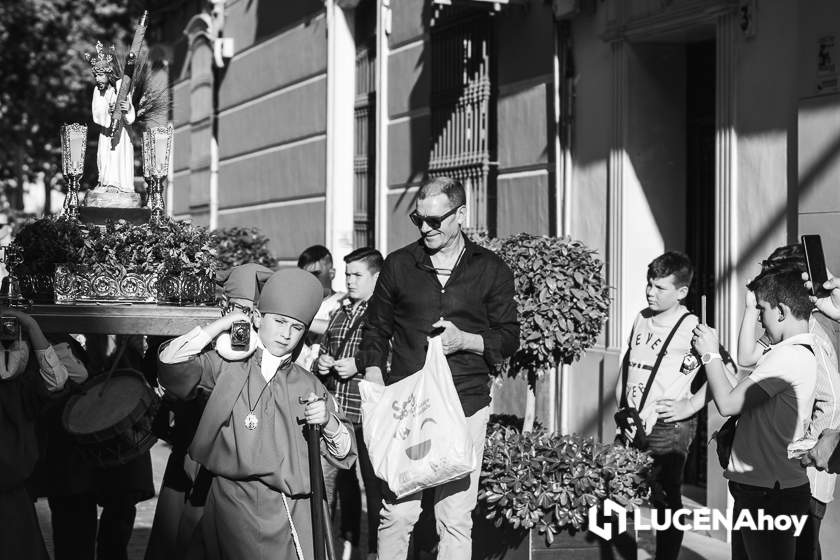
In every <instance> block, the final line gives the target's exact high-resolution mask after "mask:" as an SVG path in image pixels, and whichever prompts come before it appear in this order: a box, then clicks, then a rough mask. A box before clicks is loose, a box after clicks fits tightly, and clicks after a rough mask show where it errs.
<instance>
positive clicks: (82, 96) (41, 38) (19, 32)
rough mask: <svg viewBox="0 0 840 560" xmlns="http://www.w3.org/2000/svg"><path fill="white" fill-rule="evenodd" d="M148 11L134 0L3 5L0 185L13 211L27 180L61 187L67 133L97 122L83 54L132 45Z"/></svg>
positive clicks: (10, 0)
mask: <svg viewBox="0 0 840 560" xmlns="http://www.w3.org/2000/svg"><path fill="white" fill-rule="evenodd" d="M140 12H141V8H140V7H139V6H137V5H135V2H130V1H127V0H123V1H113V0H111V1H109V0H4V1H3V2H0V68H2V74H3V79H2V80H0V186H2V187H3V189H4V190H5V191H6V194H7V196H8V198H9V199H10V202H11V203H12V205H13V206H16V207H20V206H21V204H22V191H23V182H24V181H32V180H35V179H36V178H38V177H39V176H42V177H43V180H44V181H45V183H46V184H47V185H49V186H57V185H59V184H60V181H61V179H62V178H61V176H60V173H59V171H60V166H61V158H60V153H59V149H60V139H59V129H60V126H61V124H63V123H65V122H82V123H89V122H90V120H91V115H90V96H91V93H92V91H93V77H92V75H91V72H90V69H89V68H90V67H89V66H88V64H87V62H86V61H85V60H84V58H83V56H82V54H83V53H84V52H92V51H93V49H94V45H95V44H96V41H97V40H101V41H102V42H103V43H106V44H115V45H116V46H117V48H118V49H119V48H120V47H121V46H123V45H125V44H127V43H128V42H129V41H130V39H131V33H132V30H133V26H134V24H136V19H137V17H138V16H139V14H140Z"/></svg>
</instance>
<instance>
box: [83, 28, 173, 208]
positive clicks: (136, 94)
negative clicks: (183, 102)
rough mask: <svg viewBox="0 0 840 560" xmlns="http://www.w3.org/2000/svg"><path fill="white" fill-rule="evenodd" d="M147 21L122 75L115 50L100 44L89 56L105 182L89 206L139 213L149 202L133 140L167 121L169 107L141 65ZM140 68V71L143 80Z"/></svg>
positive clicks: (89, 196)
mask: <svg viewBox="0 0 840 560" xmlns="http://www.w3.org/2000/svg"><path fill="white" fill-rule="evenodd" d="M146 16H147V14H146V12H144V13H143V16H142V17H141V18H140V23H139V24H138V26H137V29H136V31H135V33H134V40H133V41H132V42H131V48H130V50H129V52H128V56H127V57H126V60H125V66H124V68H123V70H122V71H121V70H120V64H119V61H118V60H117V55H116V51H115V50H114V48H113V47H110V49H108V50H106V49H105V47H103V45H102V43H101V42H100V41H97V42H96V53H95V55H90V54H85V58H86V59H87V61H88V62H89V63H90V67H91V70H92V71H93V76H94V79H95V80H96V86H95V87H94V90H93V99H92V101H91V112H92V117H93V123H94V124H95V125H96V126H97V129H98V131H99V145H98V148H97V150H96V164H97V167H98V168H99V183H98V184H97V185H96V187H94V188H93V190H91V191H89V192H88V194H87V196H86V197H85V202H84V205H85V206H88V207H100V208H102V207H106V208H139V207H140V206H142V205H143V204H142V203H143V202H145V197H141V194H143V195H145V190H144V188H143V184H142V181H140V182H135V180H134V177H135V173H134V144H133V138H139V137H140V136H141V135H142V133H143V130H145V129H146V128H148V127H151V126H156V124H155V122H156V121H159V120H160V119H161V118H165V117H162V115H165V113H166V108H167V107H166V103H167V102H166V101H164V99H165V96H164V92H163V91H162V89H161V88H160V87H158V88H155V87H153V86H151V84H150V81H151V80H150V75H151V70H150V68H149V67H148V65H147V64H145V62H139V63H138V59H139V57H140V56H141V52H140V50H141V48H142V46H143V36H144V35H145V32H146ZM135 66H138V67H139V68H138V70H139V72H138V73H137V76H135Z"/></svg>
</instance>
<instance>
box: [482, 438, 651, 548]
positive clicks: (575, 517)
mask: <svg viewBox="0 0 840 560" xmlns="http://www.w3.org/2000/svg"><path fill="white" fill-rule="evenodd" d="M652 461H653V460H652V459H651V458H650V456H649V455H647V454H646V453H643V452H641V451H638V450H636V449H632V448H625V447H622V446H619V445H612V444H601V443H597V442H595V441H594V439H592V438H585V437H583V436H580V435H577V434H573V435H559V434H549V433H547V432H546V431H545V430H544V429H542V428H537V429H535V430H533V431H531V432H526V433H522V432H520V431H519V430H517V429H516V428H514V427H511V426H507V425H504V424H502V423H498V422H494V423H491V424H490V425H488V434H487V440H486V442H485V447H484V460H483V463H482V469H481V480H480V483H479V493H478V501H479V505H480V507H481V509H482V513H483V514H484V515H485V517H486V518H487V519H489V520H492V521H493V524H494V525H495V526H496V527H499V528H505V527H507V528H512V529H518V530H530V529H534V528H535V529H537V530H538V531H539V533H540V534H544V535H545V539H546V542H547V543H548V544H551V543H552V542H553V540H554V536H555V535H556V534H558V533H560V532H561V531H570V532H572V533H574V532H575V531H578V530H585V529H586V523H587V512H588V510H589V508H590V507H592V506H593V505H598V504H600V503H601V502H603V501H604V500H605V499H607V498H609V499H612V500H614V501H616V502H618V503H619V504H622V505H624V506H625V507H628V508H629V507H631V506H638V505H640V504H641V502H642V499H643V498H645V497H646V495H647V492H648V489H649V486H648V477H649V472H650V465H651V463H652Z"/></svg>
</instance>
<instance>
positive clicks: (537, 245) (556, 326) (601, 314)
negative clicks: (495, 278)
mask: <svg viewBox="0 0 840 560" xmlns="http://www.w3.org/2000/svg"><path fill="white" fill-rule="evenodd" d="M473 238H474V240H475V241H476V242H477V243H479V244H481V245H483V246H485V247H487V248H488V249H490V250H492V251H494V252H495V253H497V254H498V255H499V256H500V257H501V258H502V260H504V261H505V263H507V265H508V266H509V267H510V269H511V270H512V271H513V276H514V279H515V282H516V303H517V307H518V312H519V322H520V335H519V350H518V351H517V352H516V353H515V354H514V355H513V357H512V358H511V360H510V362H509V364H508V365H507V366H505V367H503V369H505V368H507V367H509V368H511V370H510V371H512V372H513V374H514V375H515V374H516V373H518V372H520V371H526V372H528V373H529V374H531V375H534V376H539V375H541V374H542V373H544V372H545V371H547V370H548V369H550V368H552V367H556V366H557V365H559V364H563V363H571V362H572V361H574V360H577V359H579V358H580V357H581V356H582V355H583V353H584V352H585V351H586V350H587V349H588V348H590V347H592V346H593V345H594V344H595V342H596V341H597V339H598V336H599V335H600V333H601V329H602V328H603V325H604V321H605V320H606V318H607V311H608V308H609V304H610V295H609V287H608V286H607V284H606V279H605V278H604V273H603V266H604V265H603V263H602V262H601V261H600V260H599V259H598V258H597V257H596V256H595V251H593V250H591V249H589V248H587V247H586V246H585V245H584V244H583V243H581V242H580V241H574V240H572V239H568V238H557V237H547V236H539V235H532V234H530V233H520V234H517V235H512V236H510V237H506V238H502V239H491V238H488V237H486V236H484V235H480V234H479V235H473Z"/></svg>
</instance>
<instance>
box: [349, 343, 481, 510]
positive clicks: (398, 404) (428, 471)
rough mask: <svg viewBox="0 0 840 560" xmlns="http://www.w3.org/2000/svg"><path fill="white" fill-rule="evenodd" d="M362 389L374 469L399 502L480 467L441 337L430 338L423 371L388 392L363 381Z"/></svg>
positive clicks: (366, 439)
mask: <svg viewBox="0 0 840 560" xmlns="http://www.w3.org/2000/svg"><path fill="white" fill-rule="evenodd" d="M359 390H360V392H361V395H362V430H363V431H364V436H365V444H366V445H367V448H368V452H369V454H370V461H371V463H372V464H373V470H374V472H375V473H376V476H377V477H379V478H380V479H382V480H384V481H385V482H386V483H387V484H388V487H389V488H390V489H391V491H392V492H393V493H394V494H396V496H397V498H402V497H404V496H408V495H409V494H413V493H415V492H418V491H420V490H423V489H424V488H430V487H432V486H438V485H440V484H443V483H445V482H449V481H450V480H455V479H458V478H461V477H463V476H465V475H468V474H469V473H471V472H472V471H473V470H475V469H476V468H477V467H478V465H477V464H476V463H477V460H476V456H475V452H474V446H473V443H472V440H471V439H470V436H469V431H468V430H467V420H466V418H465V417H464V411H463V409H462V408H461V402H460V400H459V399H458V393H457V392H456V391H455V384H454V383H453V382H452V373H451V372H450V371H449V364H447V363H446V356H444V354H443V346H442V345H441V341H440V337H439V336H436V337H433V338H431V339H429V349H428V351H427V352H426V363H425V365H424V366H423V369H421V370H420V371H418V372H417V373H415V374H413V375H410V376H408V377H406V378H405V379H402V380H400V381H398V382H397V383H394V384H393V385H389V386H387V387H385V386H383V385H379V384H376V383H371V382H369V381H361V382H360V383H359Z"/></svg>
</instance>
